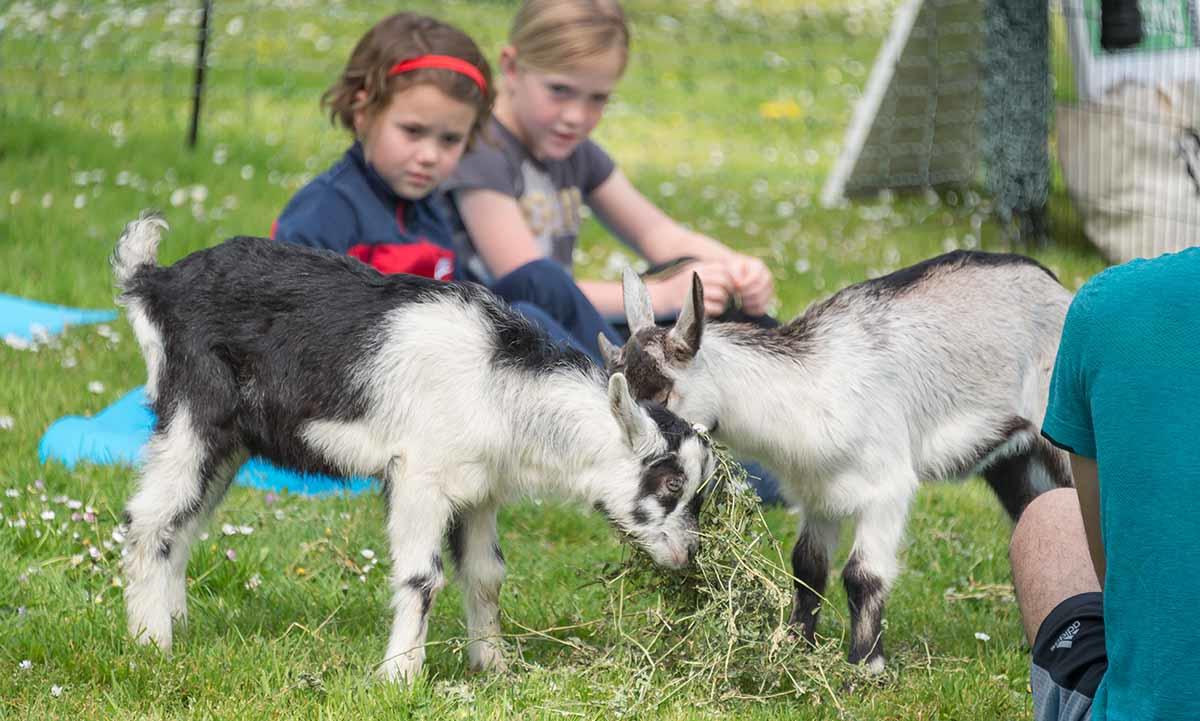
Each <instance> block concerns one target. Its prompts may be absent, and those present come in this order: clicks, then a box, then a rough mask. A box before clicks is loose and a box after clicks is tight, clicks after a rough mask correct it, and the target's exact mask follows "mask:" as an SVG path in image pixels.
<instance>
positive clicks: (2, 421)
mask: <svg viewBox="0 0 1200 721" xmlns="http://www.w3.org/2000/svg"><path fill="white" fill-rule="evenodd" d="M15 423H16V421H15V420H13V417H12V416H0V431H11V430H12V428H13V425H14V424H15Z"/></svg>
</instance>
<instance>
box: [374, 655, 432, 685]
mask: <svg viewBox="0 0 1200 721" xmlns="http://www.w3.org/2000/svg"><path fill="white" fill-rule="evenodd" d="M421 666H422V663H421V660H420V659H412V658H409V657H408V656H406V655H401V656H399V657H397V658H389V659H388V660H386V661H384V662H383V664H382V665H380V667H379V669H378V670H377V671H376V672H375V675H376V676H377V677H378V678H379V680H380V681H384V682H385V683H396V684H400V685H403V686H407V685H408V684H411V683H412V682H413V680H414V679H416V677H417V675H418V674H419V673H421Z"/></svg>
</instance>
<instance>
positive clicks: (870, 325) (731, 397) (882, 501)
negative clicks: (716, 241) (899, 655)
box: [601, 251, 1071, 670]
mask: <svg viewBox="0 0 1200 721" xmlns="http://www.w3.org/2000/svg"><path fill="white" fill-rule="evenodd" d="M624 290H625V312H626V315H627V316H628V320H629V327H630V329H631V331H632V333H633V336H632V338H631V339H630V341H629V342H628V343H626V344H625V346H624V347H623V348H621V349H619V350H618V349H616V348H614V347H612V346H611V345H610V344H607V343H604V342H603V341H602V343H601V345H602V348H603V350H604V352H605V356H606V360H607V364H608V366H609V369H610V370H613V371H618V372H623V373H624V374H625V376H626V378H628V381H629V386H630V389H631V390H632V391H633V393H634V395H635V396H636V397H638V398H644V399H653V400H657V401H659V402H661V403H663V404H665V405H666V406H667V407H668V408H670V409H671V410H673V411H675V412H676V413H678V414H679V415H681V416H682V417H684V418H685V419H687V420H689V421H692V422H695V423H699V424H701V425H704V426H707V427H708V428H709V429H711V431H712V433H713V435H714V437H715V438H716V439H718V440H720V441H723V442H725V443H727V444H728V445H729V446H730V447H731V448H732V449H733V450H734V451H735V452H736V453H738V454H741V455H744V456H747V457H750V458H754V459H757V460H759V461H761V462H762V463H763V464H764V465H765V466H766V467H767V468H769V469H770V470H772V471H773V472H775V473H776V474H778V477H779V482H780V485H781V491H782V492H783V494H784V496H785V497H786V498H787V499H788V500H789V501H790V502H791V503H792V504H793V505H795V506H797V507H798V509H799V511H800V515H801V520H800V524H799V525H800V527H799V538H798V540H797V541H796V545H795V548H794V549H793V551H792V568H793V573H794V575H795V577H796V579H797V582H796V589H795V605H794V608H793V612H792V623H793V624H794V626H795V627H797V631H798V632H799V633H800V634H801V635H802V636H803V637H804V638H805V639H806V640H808V641H809V642H812V641H813V640H814V632H815V628H816V623H817V615H818V612H819V610H820V604H821V595H822V594H823V592H824V590H825V584H826V581H827V578H828V575H829V565H830V560H831V558H832V557H833V555H834V553H835V551H836V548H837V542H838V536H839V532H840V529H841V527H842V524H843V522H844V521H845V520H846V519H850V520H851V521H852V522H853V523H854V524H856V530H855V536H854V546H853V548H852V549H851V552H850V556H849V559H848V560H847V562H846V565H845V568H844V569H843V572H842V579H843V582H844V584H845V587H846V594H847V597H848V601H849V606H850V619H851V649H850V654H849V657H850V661H852V662H864V663H866V664H867V665H868V666H869V667H870V668H871V669H873V670H880V669H882V668H883V664H884V654H883V641H882V636H881V633H882V617H883V606H884V601H885V599H886V597H887V593H888V590H889V588H890V586H891V583H892V582H893V580H895V578H896V576H897V574H898V572H899V566H898V561H897V553H898V551H899V549H900V545H901V541H902V537H903V534H904V527H905V522H906V518H907V515H908V511H909V506H910V504H911V502H912V498H913V495H914V493H915V492H916V488H917V485H918V482H919V481H922V480H942V479H954V478H961V477H964V476H966V475H968V474H971V473H975V472H981V473H982V474H983V477H984V478H985V479H986V480H987V482H988V483H989V484H990V485H991V487H992V489H993V490H994V491H995V493H996V495H997V496H998V497H999V500H1000V502H1001V503H1002V504H1003V506H1004V508H1005V509H1006V510H1007V511H1008V513H1009V515H1010V516H1011V517H1012V518H1013V519H1014V520H1015V519H1016V517H1017V516H1018V515H1019V514H1020V513H1021V511H1022V509H1024V507H1025V505H1026V504H1028V503H1029V501H1030V500H1031V499H1032V498H1033V497H1034V496H1036V495H1037V494H1038V493H1040V492H1042V491H1044V490H1048V489H1050V488H1053V487H1059V486H1069V485H1071V477H1070V470H1069V466H1068V464H1067V461H1066V458H1065V456H1064V454H1063V453H1062V452H1061V451H1059V450H1057V449H1056V448H1054V447H1053V446H1052V445H1050V444H1049V443H1048V442H1047V441H1045V440H1044V439H1043V438H1042V437H1041V436H1040V433H1039V428H1040V426H1041V421H1042V416H1043V415H1044V413H1045V409H1046V403H1047V394H1048V388H1049V378H1050V372H1051V369H1052V367H1053V364H1054V358H1055V354H1056V352H1057V349H1058V341H1059V334H1060V333H1061V331H1062V325H1063V319H1064V317H1065V315H1066V311H1067V306H1068V305H1069V303H1070V300H1071V294H1070V293H1069V292H1068V291H1067V290H1066V289H1064V288H1063V287H1062V285H1060V284H1059V283H1058V281H1057V279H1056V278H1055V277H1054V274H1053V273H1051V272H1050V271H1049V270H1047V269H1046V268H1044V267H1042V266H1041V265H1039V264H1038V263H1037V262H1036V261H1033V260H1031V259H1029V258H1026V257H1023V256H1020V255H1014V254H993V253H983V252H964V251H955V252H953V253H948V254H946V255H942V256H939V257H936V258H933V259H930V260H927V261H925V262H922V263H919V264H917V265H914V266H911V267H908V268H904V269H902V270H899V271H897V272H895V273H892V274H890V275H886V276H882V277H879V278H875V279H872V280H868V281H866V282H863V283H859V284H857V285H853V286H850V287H848V288H845V289H843V290H842V291H840V292H838V293H836V294H834V295H833V296H832V297H830V298H828V299H826V300H824V301H822V302H818V303H815V304H814V305H812V306H811V307H809V308H808V310H807V311H806V312H805V313H803V314H802V315H801V316H799V317H798V318H796V319H795V320H793V321H792V322H791V323H788V324H786V325H783V326H781V327H779V328H776V329H770V330H767V329H761V328H757V327H752V326H748V325H741V324H733V323H716V322H709V323H706V322H705V320H704V302H703V288H702V287H701V285H700V281H699V278H698V277H697V278H694V280H693V287H692V291H691V294H690V297H689V298H687V299H686V301H685V303H684V306H683V311H682V313H681V314H680V316H679V318H678V320H677V321H676V323H675V324H674V327H672V328H659V327H656V326H655V324H654V318H653V312H652V310H651V306H650V297H649V295H648V294H647V293H646V288H645V286H644V285H643V284H642V282H641V280H640V279H639V278H638V277H637V275H636V274H634V273H633V272H632V271H626V274H625V286H624Z"/></svg>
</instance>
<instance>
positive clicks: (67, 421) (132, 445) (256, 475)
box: [38, 388, 372, 495]
mask: <svg viewBox="0 0 1200 721" xmlns="http://www.w3.org/2000/svg"><path fill="white" fill-rule="evenodd" d="M154 420H155V419H154V411H152V410H150V408H149V407H148V406H147V405H146V395H145V392H144V389H143V388H136V389H134V390H132V391H130V392H129V393H127V394H126V395H125V396H123V397H122V398H121V399H120V400H118V401H117V402H116V403H113V404H112V405H111V406H109V407H108V408H105V409H104V410H102V411H100V412H99V413H97V414H96V415H95V416H93V417H91V418H85V417H82V416H67V417H65V418H60V419H58V420H57V421H55V422H54V423H52V424H51V425H50V428H48V429H47V430H46V434H45V435H43V436H42V440H41V442H40V443H39V444H38V456H39V457H40V458H41V459H42V462H43V463H45V462H46V461H48V460H56V461H59V462H61V463H63V464H65V465H66V466H67V467H68V468H74V467H75V464H77V463H80V462H88V463H96V464H100V465H105V464H111V463H126V464H136V463H138V462H139V461H140V458H141V453H142V446H144V445H146V441H148V440H149V439H150V432H151V431H152V430H154ZM235 482H237V483H239V484H241V485H243V486H249V487H250V488H258V489H261V490H265V491H282V490H285V489H286V490H287V491H289V492H290V493H301V494H305V495H324V494H328V493H336V492H340V491H344V490H345V491H349V492H350V493H361V492H362V491H365V490H367V489H369V488H370V487H371V483H372V482H371V481H370V480H369V479H365V478H355V479H351V480H349V481H341V480H338V479H334V478H330V477H328V476H321V475H315V474H302V473H296V472H295V471H289V470H286V469H283V468H279V467H278V466H275V465H272V464H270V463H268V462H266V461H264V460H263V459H261V458H251V459H250V460H249V461H247V462H246V464H245V465H243V466H242V469H241V470H240V471H239V472H238V474H237V477H236V479H235Z"/></svg>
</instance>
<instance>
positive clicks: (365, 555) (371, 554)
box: [362, 548, 375, 561]
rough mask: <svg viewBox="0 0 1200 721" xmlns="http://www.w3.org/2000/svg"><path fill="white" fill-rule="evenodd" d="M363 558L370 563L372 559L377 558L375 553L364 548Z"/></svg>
mask: <svg viewBox="0 0 1200 721" xmlns="http://www.w3.org/2000/svg"><path fill="white" fill-rule="evenodd" d="M362 557H363V558H365V559H367V560H368V561H370V560H371V559H372V558H375V552H374V551H372V550H371V549H369V548H364V549H363V550H362Z"/></svg>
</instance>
